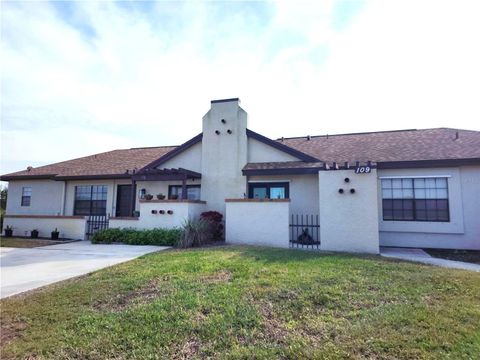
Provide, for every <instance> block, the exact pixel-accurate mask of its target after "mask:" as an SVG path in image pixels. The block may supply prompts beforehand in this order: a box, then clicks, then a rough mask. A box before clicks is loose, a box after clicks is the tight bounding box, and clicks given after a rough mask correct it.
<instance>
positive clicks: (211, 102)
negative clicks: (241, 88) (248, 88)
mask: <svg viewBox="0 0 480 360" xmlns="http://www.w3.org/2000/svg"><path fill="white" fill-rule="evenodd" d="M229 101H240V99H239V98H230V99H219V100H212V101H210V104H217V103H223V102H229Z"/></svg>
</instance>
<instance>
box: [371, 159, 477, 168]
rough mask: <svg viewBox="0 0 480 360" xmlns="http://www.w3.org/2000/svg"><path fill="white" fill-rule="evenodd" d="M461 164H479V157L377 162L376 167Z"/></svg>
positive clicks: (448, 165) (420, 166) (427, 166)
mask: <svg viewBox="0 0 480 360" xmlns="http://www.w3.org/2000/svg"><path fill="white" fill-rule="evenodd" d="M461 165H480V158H465V159H436V160H407V161H381V162H377V168H378V169H408V168H432V167H450V166H461Z"/></svg>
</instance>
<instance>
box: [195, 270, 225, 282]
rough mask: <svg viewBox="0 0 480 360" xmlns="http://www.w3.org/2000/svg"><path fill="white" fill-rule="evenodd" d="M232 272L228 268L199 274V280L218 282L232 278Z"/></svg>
mask: <svg viewBox="0 0 480 360" xmlns="http://www.w3.org/2000/svg"><path fill="white" fill-rule="evenodd" d="M232 277H233V276H232V273H231V272H230V271H229V270H220V271H217V272H216V273H213V274H208V275H203V276H200V278H199V279H200V282H202V283H205V284H218V283H224V282H228V281H230V280H232Z"/></svg>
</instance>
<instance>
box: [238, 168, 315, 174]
mask: <svg viewBox="0 0 480 360" xmlns="http://www.w3.org/2000/svg"><path fill="white" fill-rule="evenodd" d="M321 169H322V167H320V166H319V167H314V168H312V167H310V168H293V169H246V170H242V174H243V175H245V176H256V175H302V174H318V172H319V171H320V170H321Z"/></svg>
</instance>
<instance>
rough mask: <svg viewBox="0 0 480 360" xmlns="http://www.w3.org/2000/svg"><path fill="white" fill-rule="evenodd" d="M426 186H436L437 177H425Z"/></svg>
mask: <svg viewBox="0 0 480 360" xmlns="http://www.w3.org/2000/svg"><path fill="white" fill-rule="evenodd" d="M425 187H426V188H430V189H432V188H435V179H434V178H428V179H425Z"/></svg>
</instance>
